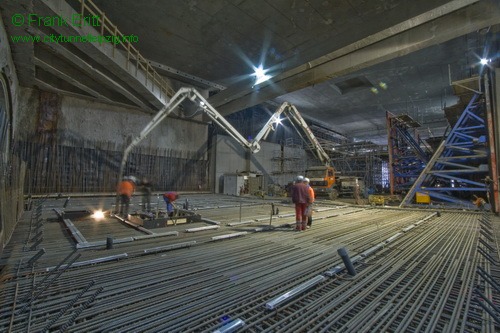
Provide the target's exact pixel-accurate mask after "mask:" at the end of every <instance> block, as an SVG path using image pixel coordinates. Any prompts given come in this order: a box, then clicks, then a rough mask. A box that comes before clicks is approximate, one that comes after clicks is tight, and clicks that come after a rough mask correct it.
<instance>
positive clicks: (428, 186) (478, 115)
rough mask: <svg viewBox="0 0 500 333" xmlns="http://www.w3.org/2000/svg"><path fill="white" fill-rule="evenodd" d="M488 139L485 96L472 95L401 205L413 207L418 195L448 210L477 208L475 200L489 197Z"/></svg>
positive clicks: (480, 94)
mask: <svg viewBox="0 0 500 333" xmlns="http://www.w3.org/2000/svg"><path fill="white" fill-rule="evenodd" d="M492 134H493V133H491V135H492ZM487 138H488V129H487V126H486V121H485V100H484V96H483V94H482V93H475V94H474V95H473V96H472V98H471V99H470V102H469V103H468V105H467V107H466V108H465V109H464V111H463V112H462V114H461V116H460V118H459V119H458V121H457V122H456V123H455V125H454V127H453V129H452V130H451V131H450V133H449V134H448V136H447V137H446V140H445V141H443V142H442V143H441V145H440V146H439V148H438V149H437V150H436V152H435V154H434V156H433V157H432V158H431V160H430V161H429V163H428V165H427V166H426V168H425V169H424V170H423V172H422V173H421V175H420V176H419V177H418V179H417V180H416V181H415V184H414V185H413V186H412V188H411V189H410V191H409V192H408V193H407V195H406V197H405V198H404V200H403V202H402V203H401V205H402V206H409V205H412V204H414V203H416V197H417V195H427V196H429V197H430V199H431V200H432V201H433V203H439V204H442V205H445V206H447V207H455V208H469V209H473V208H476V207H475V205H474V204H473V202H472V201H473V200H474V198H477V197H484V198H485V197H487V194H488V186H487V184H486V180H487V179H488V178H486V177H487V176H488V175H489V167H488V156H489V153H488V144H487Z"/></svg>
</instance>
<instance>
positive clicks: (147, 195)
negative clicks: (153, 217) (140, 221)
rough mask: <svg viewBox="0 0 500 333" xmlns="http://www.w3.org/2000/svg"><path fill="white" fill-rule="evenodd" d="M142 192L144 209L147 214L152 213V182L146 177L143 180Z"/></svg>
mask: <svg viewBox="0 0 500 333" xmlns="http://www.w3.org/2000/svg"><path fill="white" fill-rule="evenodd" d="M141 192H142V209H143V210H144V211H146V212H151V192H152V185H151V182H150V181H149V180H148V179H147V178H146V177H144V178H142V181H141Z"/></svg>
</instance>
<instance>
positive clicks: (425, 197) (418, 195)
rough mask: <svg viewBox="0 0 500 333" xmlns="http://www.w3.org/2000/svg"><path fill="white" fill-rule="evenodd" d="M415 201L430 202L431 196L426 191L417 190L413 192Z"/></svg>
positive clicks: (420, 202) (419, 202)
mask: <svg viewBox="0 0 500 333" xmlns="http://www.w3.org/2000/svg"><path fill="white" fill-rule="evenodd" d="M415 202H416V203H418V204H430V203H431V197H430V196H429V195H428V194H426V193H422V192H417V193H416V194H415Z"/></svg>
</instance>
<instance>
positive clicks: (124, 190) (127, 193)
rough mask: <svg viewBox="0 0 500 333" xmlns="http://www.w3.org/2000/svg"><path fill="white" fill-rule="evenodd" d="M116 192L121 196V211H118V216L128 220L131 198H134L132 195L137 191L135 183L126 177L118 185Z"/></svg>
mask: <svg viewBox="0 0 500 333" xmlns="http://www.w3.org/2000/svg"><path fill="white" fill-rule="evenodd" d="M116 191H117V193H118V195H119V196H120V209H119V210H118V214H119V215H120V216H122V217H125V218H126V217H128V209H129V206H130V198H132V194H133V193H134V191H135V183H134V181H133V180H132V179H131V178H130V177H125V178H123V180H122V181H121V182H120V183H119V184H118V187H117V189H116Z"/></svg>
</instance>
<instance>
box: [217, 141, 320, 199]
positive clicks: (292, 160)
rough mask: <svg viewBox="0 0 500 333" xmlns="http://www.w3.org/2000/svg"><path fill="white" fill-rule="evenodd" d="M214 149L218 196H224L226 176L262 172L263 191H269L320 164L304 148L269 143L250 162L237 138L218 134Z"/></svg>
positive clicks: (252, 156)
mask: <svg viewBox="0 0 500 333" xmlns="http://www.w3.org/2000/svg"><path fill="white" fill-rule="evenodd" d="M212 149H213V150H212V153H213V156H215V159H214V160H213V161H212V164H211V168H212V175H213V180H214V189H215V192H216V193H222V191H223V177H224V174H226V173H229V174H234V173H238V172H243V171H250V172H255V173H260V174H262V175H263V176H264V184H263V185H264V186H263V189H264V190H266V189H267V186H268V185H269V184H278V185H281V186H284V185H286V184H288V183H289V182H291V181H293V179H294V178H295V177H296V176H297V174H304V171H305V170H306V169H307V167H308V166H310V165H317V164H318V161H315V160H311V159H310V157H309V155H308V154H307V152H306V151H305V150H304V149H302V148H294V147H286V146H285V147H283V151H282V147H281V145H279V144H275V143H269V142H262V143H261V150H260V151H259V152H258V153H256V154H252V155H251V156H249V157H250V161H248V160H247V158H246V157H245V156H246V155H245V154H246V153H245V149H244V148H243V147H241V146H240V145H239V144H238V143H237V142H236V141H235V140H234V139H233V138H231V137H229V136H224V135H217V137H216V138H215V139H214V144H213V146H212ZM281 163H282V165H283V167H281Z"/></svg>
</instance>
